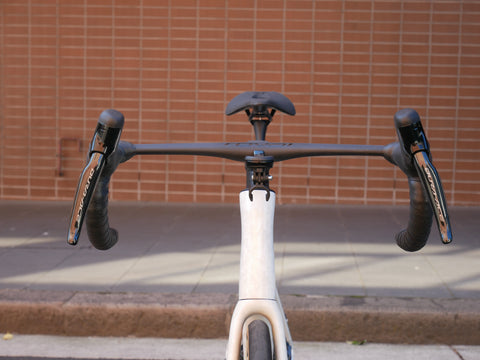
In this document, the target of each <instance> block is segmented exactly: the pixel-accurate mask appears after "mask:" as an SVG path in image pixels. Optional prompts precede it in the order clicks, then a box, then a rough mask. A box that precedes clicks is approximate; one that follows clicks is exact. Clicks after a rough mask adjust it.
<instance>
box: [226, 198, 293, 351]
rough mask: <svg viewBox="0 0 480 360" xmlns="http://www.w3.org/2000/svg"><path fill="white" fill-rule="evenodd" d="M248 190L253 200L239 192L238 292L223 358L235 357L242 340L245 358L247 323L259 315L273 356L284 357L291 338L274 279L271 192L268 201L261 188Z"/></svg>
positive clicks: (273, 205)
mask: <svg viewBox="0 0 480 360" xmlns="http://www.w3.org/2000/svg"><path fill="white" fill-rule="evenodd" d="M252 194H253V200H250V198H249V191H248V190H245V191H242V192H241V193H240V196H239V197H240V214H241V221H242V238H241V239H242V242H241V249H240V279H239V296H238V302H237V304H236V306H235V310H234V312H233V316H232V320H231V323H230V333H229V338H228V344H227V353H226V359H227V360H238V358H239V354H240V351H241V344H242V340H243V351H244V359H245V360H247V359H248V357H247V352H248V338H247V336H246V333H247V329H248V324H249V323H250V322H251V321H253V320H255V319H259V318H260V319H262V320H264V321H266V323H267V325H268V326H269V328H270V334H271V338H272V344H273V347H274V350H275V356H276V359H277V360H288V354H287V342H288V343H289V344H290V345H291V344H292V339H291V335H290V330H289V329H288V324H287V320H286V317H285V313H284V311H283V308H282V304H281V302H280V297H279V295H278V291H277V286H276V281H275V253H274V248H273V220H274V213H275V193H274V192H273V191H271V192H270V199H269V200H268V201H267V200H266V196H265V195H266V192H265V191H264V190H254V191H253V192H252ZM291 358H292V359H293V354H291Z"/></svg>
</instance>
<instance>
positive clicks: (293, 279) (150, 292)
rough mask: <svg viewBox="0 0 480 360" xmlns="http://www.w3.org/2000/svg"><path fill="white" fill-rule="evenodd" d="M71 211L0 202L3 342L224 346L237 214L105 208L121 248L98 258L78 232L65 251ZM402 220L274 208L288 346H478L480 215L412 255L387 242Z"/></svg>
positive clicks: (395, 213) (336, 209) (228, 209)
mask: <svg viewBox="0 0 480 360" xmlns="http://www.w3.org/2000/svg"><path fill="white" fill-rule="evenodd" d="M70 210H71V204H70V203H69V202H68V203H67V202H21V201H1V202H0V331H3V332H5V331H11V332H19V333H44V334H63V335H65V334H66V335H82V336H83V335H85V334H89V335H99V336H106V335H111V336H127V335H136V336H162V337H204V338H219V337H225V336H226V334H227V331H228V327H227V324H228V319H229V317H230V315H231V311H232V309H233V306H234V304H235V301H236V295H235V294H236V293H237V281H238V271H239V269H238V263H239V249H240V244H239V242H240V219H239V209H238V205H218V204H215V205H209V204H158V203H115V202H113V203H112V204H111V206H110V221H111V225H112V226H113V227H115V228H117V230H118V231H119V234H120V240H119V243H118V244H117V245H116V246H115V247H114V248H112V249H111V250H109V251H105V252H102V251H98V250H95V249H94V248H92V247H91V246H90V243H89V241H88V239H87V236H86V231H84V232H83V235H82V237H81V239H80V244H79V246H77V247H72V246H70V245H67V243H66V233H67V226H68V220H69V216H70ZM407 211H408V209H407V208H406V207H390V206H368V207H364V206H293V205H285V206H277V211H276V215H275V236H276V240H275V242H276V245H275V246H276V247H275V249H276V255H277V262H276V270H277V281H278V288H279V292H280V294H281V296H282V300H283V302H284V306H285V309H286V312H287V315H288V316H289V323H290V324H291V327H292V333H293V335H294V338H295V339H298V340H305V341H346V340H355V339H363V338H366V339H367V340H369V341H374V342H390V343H394V342H402V343H405V342H408V343H446V344H480V328H479V324H480V263H479V261H478V259H479V257H480V247H479V245H480V237H479V236H478V232H479V230H480V224H479V222H478V218H479V216H480V208H479V207H474V208H451V209H450V213H451V221H452V226H453V232H454V243H452V244H450V245H446V246H445V245H442V244H441V243H440V239H439V236H438V233H437V230H436V229H432V234H431V235H430V240H429V243H428V244H427V246H426V247H425V248H424V249H423V250H421V251H420V252H418V253H406V252H404V251H403V250H401V249H399V248H398V247H397V246H396V244H395V243H394V240H393V235H394V233H395V232H397V231H398V230H400V229H402V228H403V227H404V226H405V224H406V222H407V219H408V213H407ZM107 314H108V317H106V315H107ZM152 316H154V317H152ZM146 319H148V321H147V320H146ZM32 321H33V322H32ZM49 323H50V324H51V325H48V324H49ZM95 324H96V325H97V326H95ZM100 324H101V326H100Z"/></svg>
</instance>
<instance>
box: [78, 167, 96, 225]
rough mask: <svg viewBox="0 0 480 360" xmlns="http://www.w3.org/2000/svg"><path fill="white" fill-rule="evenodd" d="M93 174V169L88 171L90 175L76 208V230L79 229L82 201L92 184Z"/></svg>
mask: <svg viewBox="0 0 480 360" xmlns="http://www.w3.org/2000/svg"><path fill="white" fill-rule="evenodd" d="M94 174H95V169H90V173H89V174H88V178H87V182H86V183H85V188H84V189H83V193H82V200H81V201H80V206H79V207H78V212H77V219H76V220H75V227H77V228H78V227H79V222H80V218H81V217H82V212H83V206H84V200H85V197H86V196H87V193H88V189H89V188H90V185H91V183H92V178H93V175H94Z"/></svg>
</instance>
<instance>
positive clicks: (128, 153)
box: [85, 141, 134, 250]
mask: <svg viewBox="0 0 480 360" xmlns="http://www.w3.org/2000/svg"><path fill="white" fill-rule="evenodd" d="M133 150H134V146H133V145H132V144H130V143H128V142H125V141H120V143H119V144H118V146H117V148H116V150H115V151H114V152H113V153H112V154H111V155H110V156H109V157H108V159H107V162H106V164H105V167H104V169H103V171H102V175H101V176H100V179H99V180H98V183H97V186H96V188H95V191H94V193H93V195H92V199H91V201H90V205H89V206H88V210H87V213H86V219H85V223H86V226H87V234H88V238H89V240H90V242H91V243H92V245H93V246H94V247H95V248H96V249H98V250H108V249H110V248H111V247H112V246H113V245H115V244H116V243H117V241H118V232H117V230H115V229H113V228H111V227H110V225H109V222H108V185H109V182H110V178H111V176H112V174H113V172H114V171H115V169H116V168H117V167H118V165H119V164H120V163H122V162H125V161H127V160H128V159H130V158H131V157H132V156H133Z"/></svg>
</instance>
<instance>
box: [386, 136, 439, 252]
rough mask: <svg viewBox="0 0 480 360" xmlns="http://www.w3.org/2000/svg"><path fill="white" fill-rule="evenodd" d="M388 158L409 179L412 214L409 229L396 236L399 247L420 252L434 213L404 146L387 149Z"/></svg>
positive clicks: (393, 145)
mask: <svg viewBox="0 0 480 360" xmlns="http://www.w3.org/2000/svg"><path fill="white" fill-rule="evenodd" d="M386 149H387V150H386V158H387V160H389V161H391V162H392V163H393V164H395V165H397V166H398V167H399V168H400V169H401V170H402V171H403V172H404V173H405V175H407V177H408V186H409V190H410V214H409V220H408V225H407V228H406V229H404V230H402V231H400V232H399V233H398V234H397V235H395V240H396V242H397V245H398V246H399V247H400V248H402V249H403V250H405V251H411V252H413V251H418V250H420V249H421V248H423V247H424V246H425V244H426V243H427V240H428V236H429V235H430V230H431V227H432V217H433V212H432V208H431V206H430V202H429V200H428V197H427V195H426V193H425V190H424V189H423V185H422V183H421V181H420V178H419V176H418V173H417V171H416V169H415V165H414V164H413V161H412V158H411V156H410V155H408V154H406V153H405V152H404V151H403V144H400V143H393V144H390V145H387V147H386Z"/></svg>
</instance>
